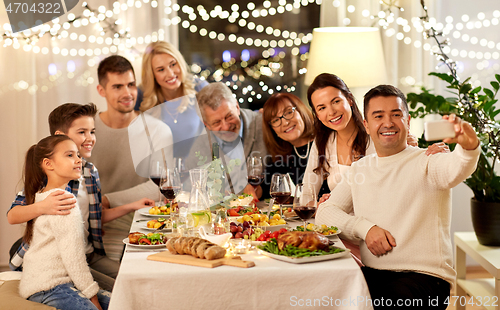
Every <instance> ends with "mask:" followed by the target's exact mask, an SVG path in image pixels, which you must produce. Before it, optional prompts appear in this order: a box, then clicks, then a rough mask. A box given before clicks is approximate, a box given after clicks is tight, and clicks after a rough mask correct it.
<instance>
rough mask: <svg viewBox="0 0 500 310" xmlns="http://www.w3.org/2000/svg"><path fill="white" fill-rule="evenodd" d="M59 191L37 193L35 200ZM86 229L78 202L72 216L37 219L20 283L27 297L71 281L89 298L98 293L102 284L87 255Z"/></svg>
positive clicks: (48, 216) (22, 294)
mask: <svg viewBox="0 0 500 310" xmlns="http://www.w3.org/2000/svg"><path fill="white" fill-rule="evenodd" d="M57 190H61V189H53V190H49V191H47V192H44V193H41V194H40V193H38V194H36V198H35V202H38V201H42V200H44V199H45V198H46V197H47V196H48V195H49V194H50V193H52V192H53V191H57ZM83 229H84V228H83V220H82V215H81V213H80V207H79V206H78V203H77V204H76V207H75V208H73V209H71V211H70V214H69V215H42V216H39V217H38V218H37V219H36V221H35V225H34V228H33V239H32V240H31V243H30V248H29V250H28V251H27V252H26V254H25V255H24V262H23V273H22V278H21V282H20V284H19V294H20V295H21V296H22V297H23V298H28V297H29V296H31V295H33V294H35V293H37V292H41V291H46V290H50V289H51V288H54V287H56V286H57V285H60V284H64V283H69V282H73V284H74V285H75V287H76V288H77V289H78V290H80V291H81V292H82V293H83V295H85V297H87V298H91V297H93V296H94V295H95V294H97V292H98V290H99V287H98V285H97V282H95V281H94V279H93V278H92V275H91V273H90V269H89V267H88V265H87V260H86V257H85V242H84V240H83V238H84V237H83Z"/></svg>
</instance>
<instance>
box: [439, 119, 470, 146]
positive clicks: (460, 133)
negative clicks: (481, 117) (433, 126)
mask: <svg viewBox="0 0 500 310" xmlns="http://www.w3.org/2000/svg"><path fill="white" fill-rule="evenodd" d="M443 119H445V120H448V121H449V122H450V123H453V124H454V129H455V138H453V139H452V138H446V139H444V140H443V142H445V143H458V144H460V145H461V146H462V148H463V149H464V150H474V149H475V148H476V147H477V146H478V145H479V139H478V137H477V134H476V132H475V131H474V128H472V126H471V125H470V124H469V123H468V122H466V121H464V120H462V119H461V118H460V117H458V116H456V115H455V114H450V115H443Z"/></svg>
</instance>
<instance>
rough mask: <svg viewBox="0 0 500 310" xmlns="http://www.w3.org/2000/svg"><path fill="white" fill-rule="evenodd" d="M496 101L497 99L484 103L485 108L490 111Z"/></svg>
mask: <svg viewBox="0 0 500 310" xmlns="http://www.w3.org/2000/svg"><path fill="white" fill-rule="evenodd" d="M495 102H496V100H491V101H488V102H486V103H485V104H484V107H483V109H484V110H485V111H489V110H490V108H491V107H492V106H493V105H494V104H495Z"/></svg>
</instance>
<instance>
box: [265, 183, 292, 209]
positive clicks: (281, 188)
mask: <svg viewBox="0 0 500 310" xmlns="http://www.w3.org/2000/svg"><path fill="white" fill-rule="evenodd" d="M291 188H292V181H291V180H290V176H289V175H288V174H279V173H276V174H273V177H272V179H271V188H270V190H269V193H270V194H271V197H273V198H274V201H275V202H276V203H278V204H279V205H280V215H281V217H283V204H284V203H285V202H286V201H287V200H288V198H290V196H291V195H292V190H291Z"/></svg>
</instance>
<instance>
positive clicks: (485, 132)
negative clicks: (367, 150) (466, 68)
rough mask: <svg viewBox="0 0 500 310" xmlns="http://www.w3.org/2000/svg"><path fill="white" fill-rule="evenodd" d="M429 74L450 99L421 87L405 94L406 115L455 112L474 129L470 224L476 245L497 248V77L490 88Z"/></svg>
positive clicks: (499, 127)
mask: <svg viewBox="0 0 500 310" xmlns="http://www.w3.org/2000/svg"><path fill="white" fill-rule="evenodd" d="M429 75H434V76H436V77H438V78H440V79H441V80H443V81H445V82H446V83H447V84H448V85H447V88H448V89H450V90H451V91H450V92H451V93H452V94H453V96H451V97H446V98H445V97H443V96H441V95H436V94H433V93H432V92H430V91H429V90H428V89H426V88H421V90H422V92H421V93H418V94H417V93H409V94H408V96H407V99H408V103H409V106H410V109H411V111H410V115H411V117H413V118H422V117H424V116H426V115H429V114H441V115H444V114H451V113H455V114H456V115H458V116H459V117H460V118H462V119H463V120H465V121H467V122H469V123H470V124H471V125H472V127H473V128H474V129H475V131H476V132H477V135H478V137H479V140H480V142H481V154H480V156H479V161H478V164H477V168H476V171H475V172H474V173H473V174H472V175H471V176H470V177H469V178H468V179H467V180H465V181H464V183H465V184H466V185H467V186H468V187H469V188H470V189H471V190H472V192H473V193H474V197H473V198H472V199H471V212H472V224H473V226H474V230H475V232H476V235H477V238H478V241H479V243H481V244H484V245H496V246H500V177H499V176H498V175H497V174H496V173H495V165H496V163H497V162H498V161H499V160H500V121H497V120H496V119H495V118H496V117H497V115H498V114H500V108H497V107H496V106H495V103H496V102H497V100H496V99H495V97H496V95H497V93H498V90H499V88H500V86H499V85H500V75H498V74H496V75H495V78H496V81H491V82H490V85H491V88H486V87H484V88H483V87H481V86H479V87H475V88H473V87H472V85H471V83H470V82H469V81H470V78H469V79H466V80H465V81H463V82H460V81H459V80H458V77H457V76H456V74H453V73H452V74H446V73H436V72H431V73H430V74H429ZM419 103H420V104H421V105H419ZM419 146H421V147H426V146H427V142H426V141H425V140H423V139H420V140H419ZM450 148H451V149H453V148H454V145H451V146H450Z"/></svg>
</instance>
